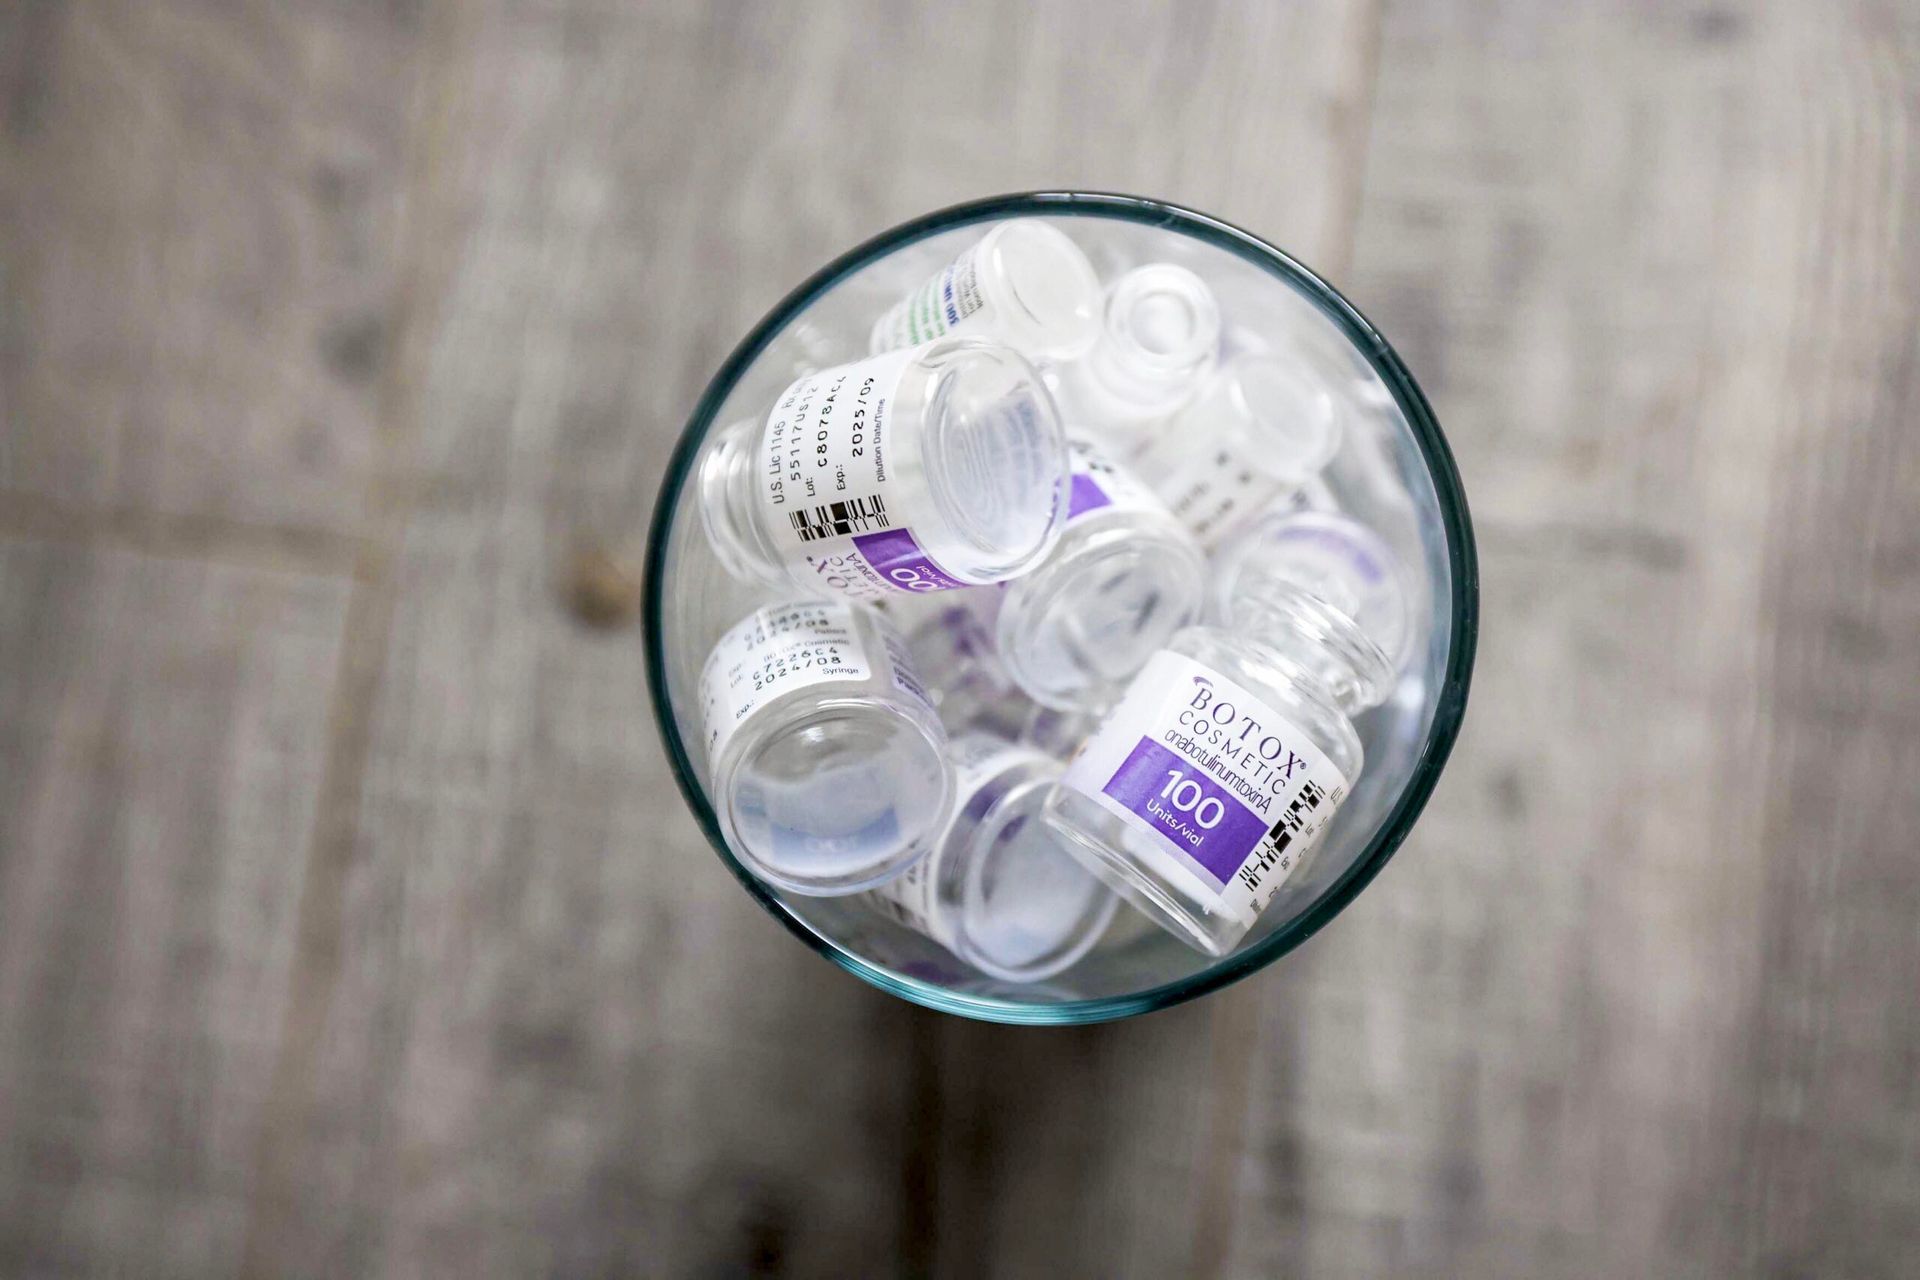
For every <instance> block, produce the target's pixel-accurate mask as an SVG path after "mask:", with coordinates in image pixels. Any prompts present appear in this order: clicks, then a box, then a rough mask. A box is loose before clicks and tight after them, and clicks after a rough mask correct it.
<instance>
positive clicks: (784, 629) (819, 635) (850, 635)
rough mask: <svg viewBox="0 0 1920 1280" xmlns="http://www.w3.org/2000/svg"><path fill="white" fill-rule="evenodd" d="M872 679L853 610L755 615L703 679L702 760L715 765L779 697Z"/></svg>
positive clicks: (718, 649) (717, 652)
mask: <svg viewBox="0 0 1920 1280" xmlns="http://www.w3.org/2000/svg"><path fill="white" fill-rule="evenodd" d="M872 676H873V665H872V662H871V660H870V659H869V657H868V655H867V653H866V650H865V649H864V648H863V646H862V645H861V643H860V634H859V632H858V631H857V630H855V628H854V621H853V609H852V607H851V606H849V605H844V604H838V603H834V602H831V601H821V602H809V603H802V604H785V605H771V606H769V607H767V608H765V609H758V610H756V611H754V612H753V613H752V614H749V615H748V616H747V617H746V618H745V619H743V620H742V621H741V622H739V623H738V624H737V625H735V626H734V627H733V629H732V630H730V631H728V632H727V634H725V635H724V636H721V637H720V643H718V644H716V645H714V647H713V652H712V653H711V654H709V655H708V656H707V665H706V666H705V667H704V668H703V669H702V670H701V672H700V711H701V715H702V716H703V717H704V720H705V723H706V728H707V759H708V760H709V761H714V760H718V759H719V758H720V753H721V752H722V751H724V750H725V749H726V745H727V742H728V740H729V739H731V738H732V737H733V735H734V732H735V731H736V730H737V729H739V727H740V726H741V725H742V724H744V723H746V721H747V719H748V717H750V716H751V715H753V713H754V712H755V711H756V710H758V709H759V708H760V707H762V706H764V705H765V704H766V703H767V702H769V701H771V700H772V699H774V698H776V697H778V696H780V695H781V694H783V693H786V692H788V691H789V690H793V689H801V688H805V687H807V686H809V685H817V684H827V683H832V682H835V681H857V680H868V679H871V678H872ZM922 700H923V701H924V698H923V699H922Z"/></svg>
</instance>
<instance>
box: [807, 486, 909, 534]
mask: <svg viewBox="0 0 1920 1280" xmlns="http://www.w3.org/2000/svg"><path fill="white" fill-rule="evenodd" d="M787 518H788V519H789V520H791V521H793V531H794V532H795V533H797V534H799V535H800V541H802V542H815V541H818V540H819V539H821V538H831V537H835V536H837V535H839V534H843V533H868V532H870V531H872V530H874V529H887V528H891V527H892V526H891V525H889V524H888V523H887V504H886V503H885V502H882V501H881V500H880V495H879V494H877V493H876V494H874V495H873V496H872V497H870V498H853V499H850V500H848V501H846V502H825V503H822V504H821V505H819V506H817V507H815V508H813V509H812V510H811V511H794V512H791V513H789V514H788V516H787Z"/></svg>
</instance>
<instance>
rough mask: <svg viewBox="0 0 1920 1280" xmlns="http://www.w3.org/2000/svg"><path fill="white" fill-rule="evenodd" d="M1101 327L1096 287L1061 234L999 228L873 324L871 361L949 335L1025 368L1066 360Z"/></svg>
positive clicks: (1021, 223) (1033, 226)
mask: <svg viewBox="0 0 1920 1280" xmlns="http://www.w3.org/2000/svg"><path fill="white" fill-rule="evenodd" d="M1099 327H1100V279H1099V277H1098V276H1096V275H1095V274H1094V270H1093V265H1092V264H1091V263H1089V262H1088V261H1087V255H1086V254H1084V253H1082V252H1081V251H1080V246H1079V245H1077V244H1075V243H1074V242H1073V241H1072V239H1071V238H1069V237H1068V236H1067V234H1066V233H1065V232H1064V231H1061V230H1059V229H1058V228H1056V227H1054V226H1052V225H1050V224H1048V223H1045V222H1042V221H1040V220H1039V219H1037V218H1016V219H1014V220H1013V221H1010V222H1003V223H1001V224H1000V225H998V226H996V227H995V228H993V230H991V231H989V232H987V234H986V235H984V236H982V237H981V238H980V239H979V240H976V241H975V242H974V243H973V244H972V245H970V246H968V247H967V248H966V249H965V250H964V251H962V252H961V254H960V256H959V257H957V258H955V259H954V260H953V261H952V262H950V263H948V264H947V265H946V266H945V267H942V268H941V269H940V270H939V271H937V272H935V273H934V274H933V275H932V276H931V277H930V278H928V279H927V280H926V281H924V282H923V283H922V284H921V285H920V286H919V287H918V288H916V289H915V290H914V291H913V292H912V293H910V294H908V295H907V296H906V297H905V298H902V299H901V300H900V301H899V302H898V303H897V304H895V305H894V306H893V307H891V308H890V309H888V311H887V312H886V313H885V314H884V315H882V316H881V317H880V318H879V319H878V320H876V321H874V324H873V332H872V334H871V336H870V338H869V350H870V351H871V352H872V354H875V355H878V354H879V353H880V352H882V351H892V350H895V349H896V348H899V347H911V346H916V345H918V344H919V343H922V342H931V341H932V340H933V339H935V338H940V337H945V336H946V335H947V334H949V333H953V334H963V335H966V336H970V337H979V338H987V339H990V340H992V341H994V342H999V343H1004V344H1005V345H1007V346H1009V347H1012V348H1013V349H1014V350H1015V351H1018V352H1020V353H1021V354H1022V355H1024V356H1026V357H1028V358H1029V359H1032V360H1045V361H1055V360H1071V359H1073V358H1074V357H1076V356H1079V355H1081V354H1083V353H1084V352H1085V351H1086V350H1087V348H1088V347H1090V346H1092V345H1093V340H1094V335H1095V334H1096V333H1098V332H1099Z"/></svg>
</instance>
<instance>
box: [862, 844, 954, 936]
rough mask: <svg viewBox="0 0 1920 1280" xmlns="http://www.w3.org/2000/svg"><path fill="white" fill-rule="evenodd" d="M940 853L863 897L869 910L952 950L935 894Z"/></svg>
mask: <svg viewBox="0 0 1920 1280" xmlns="http://www.w3.org/2000/svg"><path fill="white" fill-rule="evenodd" d="M941 852H942V851H941V850H940V849H938V848H936V849H934V851H933V852H932V853H929V854H928V855H927V856H926V857H924V858H922V859H920V861H918V862H916V863H914V864H913V865H912V866H910V867H908V868H907V869H906V870H905V871H903V872H901V873H900V874H899V875H897V876H895V877H894V878H893V879H891V880H889V881H887V882H886V883H885V884H883V885H881V886H880V887H879V888H877V889H875V890H873V891H872V892H871V893H869V894H868V895H867V901H868V903H869V904H871V905H872V907H873V909H874V910H876V911H878V912H879V913H880V914H881V915H883V916H885V917H887V919H889V920H892V921H893V922H894V923H896V924H903V925H905V926H906V927H907V928H909V929H911V930H913V931H914V932H915V933H919V934H924V935H926V936H927V937H929V938H932V939H933V940H934V941H935V942H937V943H939V944H940V945H941V946H943V947H946V948H947V949H948V950H952V949H953V931H952V930H951V929H948V928H945V927H943V926H944V924H945V919H944V917H943V916H942V914H941V912H940V909H939V903H938V891H939V885H940V857H941Z"/></svg>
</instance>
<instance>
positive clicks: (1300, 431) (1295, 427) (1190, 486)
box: [1136, 356, 1346, 546]
mask: <svg viewBox="0 0 1920 1280" xmlns="http://www.w3.org/2000/svg"><path fill="white" fill-rule="evenodd" d="M1345 427H1346V413H1345V408H1344V405H1343V402H1342V401H1341V399H1340V397H1339V396H1338V395H1336V394H1335V389H1334V387H1333V386H1332V385H1331V384H1329V383H1328V382H1327V380H1326V379H1325V378H1324V377H1322V376H1321V375H1320V374H1319V373H1318V372H1317V371H1316V370H1315V369H1314V368H1313V367H1312V366H1310V365H1308V364H1306V363H1304V362H1302V361H1297V360H1282V359H1276V358H1273V357H1269V356H1242V357H1240V358H1238V359H1236V360H1233V361H1231V362H1230V363H1228V364H1227V365H1226V366H1225V367H1223V368H1222V369H1221V370H1220V372H1219V373H1218V374H1216V375H1215V376H1214V378H1213V379H1212V381H1211V382H1209V383H1208V385H1207V388H1206V390H1205V391H1204V392H1202V393H1201V396H1200V398H1199V399H1198V400H1196V401H1195V402H1194V403H1193V404H1192V405H1190V406H1189V407H1188V408H1187V409H1185V410H1184V411H1182V413H1181V414H1180V416H1179V419H1178V420H1177V422H1176V424H1175V425H1174V427H1173V429H1171V430H1169V431H1167V432H1166V433H1164V434H1163V435H1161V436H1160V437H1159V438H1158V439H1156V440H1154V441H1152V442H1151V443H1150V444H1149V445H1148V446H1147V447H1146V449H1145V450H1144V451H1143V453H1142V455H1141V457H1140V458H1139V459H1138V461H1137V463H1136V465H1137V466H1138V467H1139V470H1140V474H1141V475H1143V476H1151V477H1152V480H1153V487H1154V491H1155V492H1156V493H1158V494H1159V495H1160V497H1161V499H1162V500H1163V501H1164V502H1165V503H1166V504H1167V507H1168V509H1169V510H1171V511H1172V512H1173V514H1174V515H1175V516H1176V517H1178V518H1179V519H1180V521H1181V522H1182V523H1183V524H1185V525H1186V527H1187V528H1188V530H1189V531H1191V532H1192V534H1193V535H1194V537H1196V538H1198V539H1199V540H1200V542H1201V543H1202V544H1203V545H1205V546H1213V545H1215V544H1217V543H1218V542H1219V541H1220V540H1221V539H1222V538H1224V537H1226V536H1227V535H1229V534H1231V533H1232V532H1233V531H1234V529H1236V528H1238V527H1239V526H1240V525H1242V524H1244V523H1245V522H1246V521H1247V520H1249V519H1251V518H1252V517H1254V516H1256V515H1258V514H1260V513H1261V512H1262V511H1263V510H1267V509H1269V508H1271V507H1272V506H1274V505H1275V504H1277V503H1282V502H1284V501H1286V499H1287V498H1288V497H1289V496H1290V495H1291V494H1293V493H1295V492H1297V491H1298V490H1300V489H1301V488H1302V487H1303V486H1305V485H1308V484H1311V483H1312V482H1313V481H1314V480H1315V479H1316V478H1317V477H1318V476H1319V474H1320V472H1321V471H1322V470H1324V469H1325V467H1326V465H1327V464H1328V463H1329V462H1331V461H1332V460H1333V456H1334V455H1335V454H1336V453H1338V452H1339V451H1340V442H1341V440H1342V439H1343V438H1344V436H1345Z"/></svg>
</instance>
